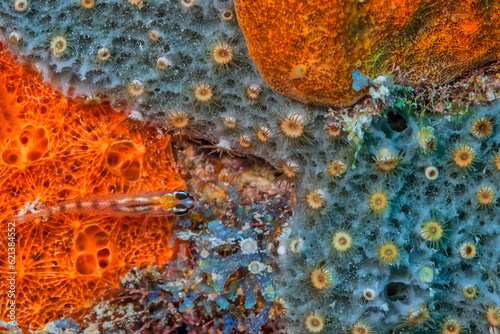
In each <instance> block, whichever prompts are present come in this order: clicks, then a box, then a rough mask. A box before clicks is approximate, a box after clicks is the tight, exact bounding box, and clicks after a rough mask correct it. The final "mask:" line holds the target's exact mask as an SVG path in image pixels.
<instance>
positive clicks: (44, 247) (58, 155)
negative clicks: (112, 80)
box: [0, 45, 185, 330]
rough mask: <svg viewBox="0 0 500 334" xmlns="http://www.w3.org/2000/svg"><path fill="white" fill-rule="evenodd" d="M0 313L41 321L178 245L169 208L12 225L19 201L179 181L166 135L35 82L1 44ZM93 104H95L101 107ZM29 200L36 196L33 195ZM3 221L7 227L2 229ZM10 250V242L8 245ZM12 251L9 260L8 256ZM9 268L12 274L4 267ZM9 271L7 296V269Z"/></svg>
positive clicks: (28, 325) (78, 311)
mask: <svg viewBox="0 0 500 334" xmlns="http://www.w3.org/2000/svg"><path fill="white" fill-rule="evenodd" d="M2 50H3V52H0V219H1V225H0V279H1V281H2V282H3V283H2V285H1V290H0V291H1V292H0V293H1V296H0V305H2V307H1V308H0V320H3V321H6V322H9V321H11V320H12V318H10V317H9V315H10V314H11V313H10V310H8V309H6V307H4V306H6V305H8V302H9V301H10V300H14V301H15V302H16V305H15V313H14V315H15V320H16V321H17V322H18V323H19V324H20V327H21V328H23V329H25V330H26V329H32V330H40V329H42V328H43V327H44V325H45V324H46V323H48V322H50V321H54V320H58V319H61V318H64V317H73V318H75V319H76V320H82V317H83V315H85V313H86V312H88V310H89V307H92V306H93V305H95V303H96V302H98V301H100V300H102V299H103V298H108V297H109V296H110V295H112V294H114V293H116V292H117V291H119V288H120V286H121V284H120V279H121V277H122V276H123V275H124V274H125V273H127V271H128V270H129V269H130V268H132V267H135V266H147V265H150V264H157V265H162V264H164V262H165V261H166V260H169V259H172V258H173V257H174V256H175V254H176V253H177V252H178V251H179V247H180V245H179V243H177V242H173V240H171V236H172V231H173V224H174V220H175V218H174V217H171V216H170V217H145V216H136V217H125V216H102V215H100V216H97V215H84V214H56V215H53V216H50V217H48V218H47V220H46V221H44V220H43V219H40V218H38V219H35V220H33V221H28V222H24V223H18V224H17V226H15V232H16V239H15V242H16V247H15V254H9V249H8V232H9V228H12V227H13V226H12V225H10V226H9V223H8V219H6V218H8V217H9V216H11V215H16V214H18V213H19V212H20V211H21V210H22V209H24V208H25V205H26V203H29V204H31V205H33V202H34V201H35V200H36V199H37V198H38V197H39V201H38V202H39V203H43V205H45V206H52V205H55V204H57V203H58V202H60V201H64V200H68V199H72V198H77V197H82V196H92V195H104V194H123V193H141V192H148V191H158V190H180V189H184V188H185V181H184V180H183V179H182V178H181V177H180V175H179V174H178V172H177V169H176V166H175V163H174V158H173V154H172V149H171V145H170V137H169V136H168V135H162V134H160V133H159V131H158V129H157V128H153V127H142V125H141V127H140V128H139V127H136V126H134V124H132V125H131V124H130V122H127V118H126V116H125V115H123V114H122V113H118V112H116V111H114V110H113V109H112V108H110V106H109V105H106V104H103V105H101V106H99V107H94V108H92V107H89V106H88V105H85V104H78V103H77V102H76V101H72V100H69V99H67V98H65V97H63V96H61V95H60V94H58V93H56V92H54V91H52V90H51V89H50V88H48V87H46V86H44V85H43V84H42V82H41V80H40V79H39V77H38V76H37V73H36V72H35V71H30V70H28V69H26V68H23V67H21V66H20V65H19V64H17V63H16V62H15V61H14V60H13V59H11V58H9V56H8V52H7V51H6V50H4V48H3V46H1V45H0V51H2ZM101 108H102V109H103V110H104V113H103V111H102V110H101ZM35 207H36V205H35ZM11 231H12V230H11ZM10 253H12V252H10ZM9 255H15V263H13V264H12V267H11V266H10V262H11V260H12V259H13V258H12V257H9ZM12 273H15V274H12ZM11 276H15V298H11V297H10V296H9V292H11V291H10V290H9V288H10V285H9V284H7V281H6V279H7V278H9V277H11Z"/></svg>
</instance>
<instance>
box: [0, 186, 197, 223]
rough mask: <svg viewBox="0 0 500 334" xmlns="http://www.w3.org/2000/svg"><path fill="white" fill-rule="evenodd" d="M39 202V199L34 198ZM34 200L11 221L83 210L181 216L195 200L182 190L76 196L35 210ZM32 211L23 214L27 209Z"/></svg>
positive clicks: (112, 213)
mask: <svg viewBox="0 0 500 334" xmlns="http://www.w3.org/2000/svg"><path fill="white" fill-rule="evenodd" d="M37 201H38V200H37ZM37 201H35V202H34V203H32V204H31V206H29V205H27V206H26V207H27V208H28V209H24V210H22V211H21V212H20V213H19V215H17V216H12V217H10V221H11V222H18V223H23V222H26V221H30V220H33V219H36V218H38V217H44V218H46V217H49V216H51V215H54V214H58V213H86V214H102V215H122V216H134V215H155V216H162V215H167V216H168V215H184V214H186V213H188V212H189V211H190V210H191V209H192V208H193V207H194V199H193V197H191V196H190V195H189V194H187V193H186V192H184V191H170V190H163V191H155V192H146V193H140V194H120V195H98V196H87V197H78V198H74V199H70V200H67V201H63V202H60V203H57V204H56V205H54V206H50V207H47V208H43V209H40V210H35V206H36V203H37ZM28 210H29V211H31V212H32V213H29V214H26V211H28Z"/></svg>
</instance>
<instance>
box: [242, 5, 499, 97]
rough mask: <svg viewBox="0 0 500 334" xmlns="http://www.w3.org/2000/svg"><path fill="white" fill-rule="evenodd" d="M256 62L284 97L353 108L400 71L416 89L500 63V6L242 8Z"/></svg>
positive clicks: (249, 43)
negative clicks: (367, 84) (364, 81)
mask: <svg viewBox="0 0 500 334" xmlns="http://www.w3.org/2000/svg"><path fill="white" fill-rule="evenodd" d="M234 3H235V7H236V12H237V15H238V22H239V24H240V27H241V28H242V30H243V34H244V35H245V39H246V43H247V47H248V51H249V54H250V57H251V58H252V60H253V61H254V63H255V64H256V66H257V68H258V70H259V72H260V74H261V75H262V78H263V79H264V80H265V81H266V82H267V83H268V84H269V86H271V87H272V88H273V89H275V90H276V91H278V92H279V93H281V94H283V95H286V96H289V97H291V98H294V99H296V100H298V101H301V102H304V103H312V104H318V105H332V106H349V105H352V104H353V103H355V102H356V101H358V100H359V99H360V98H361V97H362V96H363V95H366V93H367V89H366V88H365V89H364V90H361V91H355V90H354V89H353V88H352V72H353V71H354V70H355V69H359V70H360V71H361V72H362V73H363V74H365V75H368V76H369V77H370V78H372V79H373V78H376V77H377V76H379V75H381V74H384V73H389V72H392V71H394V69H397V68H399V70H400V71H401V73H402V74H403V76H404V77H405V78H406V79H407V80H408V83H409V84H412V85H421V84H425V85H441V84H445V83H447V82H449V81H450V80H452V79H454V78H456V77H457V76H458V75H459V74H460V73H462V72H464V71H467V70H470V69H473V68H476V67H478V66H480V65H484V64H486V63H488V62H491V61H494V60H498V59H500V53H499V52H500V46H499V39H500V34H499V33H498V32H499V31H500V30H499V29H500V23H499V22H500V20H499V17H500V3H499V2H497V1H487V0H486V1H477V0H476V1H475V0H469V1H454V0H439V1H427V0H416V1H415V0H383V1H358V0H350V1H340V0H336V1H323V0H307V1H303V0H287V1H268V0H258V1H253V0H251V1H249V0H235V1H234Z"/></svg>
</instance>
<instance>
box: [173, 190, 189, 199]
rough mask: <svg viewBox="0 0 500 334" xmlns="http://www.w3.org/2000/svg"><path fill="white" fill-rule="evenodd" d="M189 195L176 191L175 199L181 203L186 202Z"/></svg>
mask: <svg viewBox="0 0 500 334" xmlns="http://www.w3.org/2000/svg"><path fill="white" fill-rule="evenodd" d="M188 196H189V195H188V194H187V193H185V192H184V191H176V192H175V198H177V199H178V200H179V201H182V200H185V199H186V198H188Z"/></svg>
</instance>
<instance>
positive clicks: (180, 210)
mask: <svg viewBox="0 0 500 334" xmlns="http://www.w3.org/2000/svg"><path fill="white" fill-rule="evenodd" d="M188 212H189V208H188V207H187V206H185V205H184V204H177V205H176V206H175V208H174V213H175V214H176V215H184V214H186V213H188Z"/></svg>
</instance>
